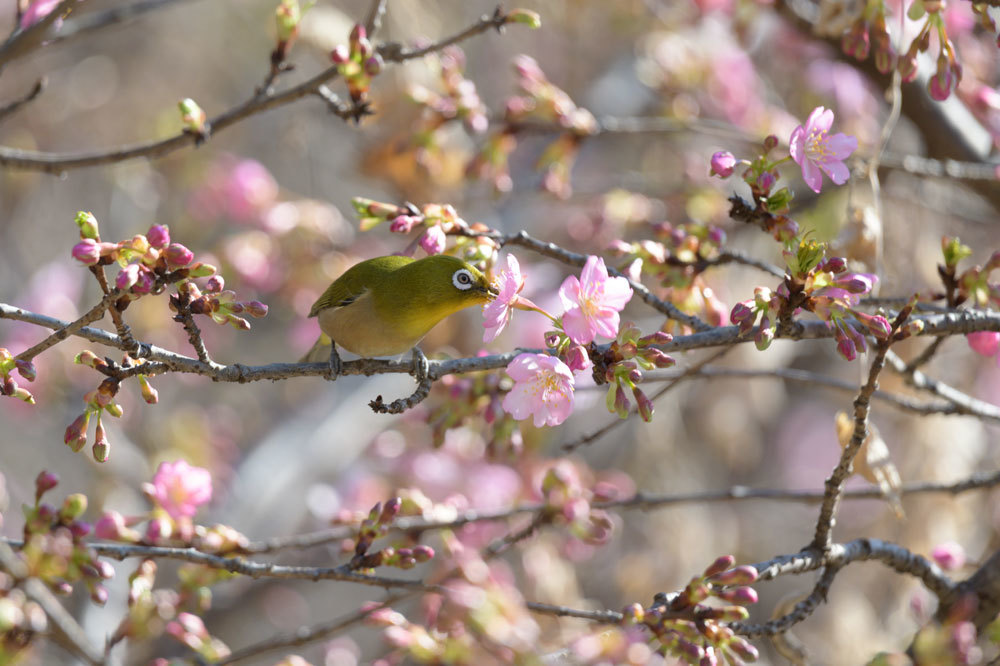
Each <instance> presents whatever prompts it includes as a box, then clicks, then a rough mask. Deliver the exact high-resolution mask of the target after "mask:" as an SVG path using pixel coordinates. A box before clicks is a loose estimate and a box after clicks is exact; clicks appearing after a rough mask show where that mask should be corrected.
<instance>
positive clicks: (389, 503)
mask: <svg viewBox="0 0 1000 666" xmlns="http://www.w3.org/2000/svg"><path fill="white" fill-rule="evenodd" d="M402 506H403V500H402V499H400V498H399V497H393V498H391V499H389V500H386V503H385V506H383V507H382V508H381V510H379V511H376V509H379V506H378V505H377V504H376V505H375V508H374V509H372V513H373V514H377V516H378V518H377V520H378V522H379V523H382V524H384V525H388V524H391V523H392V521H393V520H394V519H395V518H396V516H397V515H399V510H400V509H401V508H402Z"/></svg>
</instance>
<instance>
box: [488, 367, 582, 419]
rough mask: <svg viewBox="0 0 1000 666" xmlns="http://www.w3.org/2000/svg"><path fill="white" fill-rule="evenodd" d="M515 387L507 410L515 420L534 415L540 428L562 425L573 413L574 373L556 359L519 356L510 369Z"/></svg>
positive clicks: (509, 397)
mask: <svg viewBox="0 0 1000 666" xmlns="http://www.w3.org/2000/svg"><path fill="white" fill-rule="evenodd" d="M507 374H508V375H510V376H511V378H512V379H513V380H514V388H512V389H511V390H510V392H509V393H508V394H507V395H506V396H505V397H504V399H503V409H504V411H505V412H507V413H508V414H511V415H512V416H513V417H514V418H515V419H518V420H523V419H526V418H528V417H529V416H534V423H535V426H536V427H541V426H543V425H549V426H555V425H559V424H560V423H562V422H563V421H565V420H566V419H567V418H569V415H570V414H571V413H572V412H573V385H574V381H573V371H572V370H570V369H569V367H568V366H567V365H566V364H565V363H563V362H562V361H560V360H559V359H558V358H556V357H554V356H548V355H546V354H530V353H526V354H519V355H518V356H517V357H516V358H515V359H514V360H513V361H511V362H510V364H509V365H508V366H507Z"/></svg>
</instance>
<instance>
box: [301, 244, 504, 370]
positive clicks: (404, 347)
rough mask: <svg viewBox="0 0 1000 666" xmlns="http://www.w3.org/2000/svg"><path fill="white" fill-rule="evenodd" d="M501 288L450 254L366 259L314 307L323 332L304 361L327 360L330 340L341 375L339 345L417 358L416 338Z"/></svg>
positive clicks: (374, 353) (371, 353) (369, 352)
mask: <svg viewBox="0 0 1000 666" xmlns="http://www.w3.org/2000/svg"><path fill="white" fill-rule="evenodd" d="M496 293H497V292H496V290H495V289H493V288H492V287H491V286H490V284H489V281H488V279H487V278H486V276H485V275H483V273H482V271H480V270H479V269H477V268H476V267H475V266H472V265H471V264H469V263H467V262H465V261H462V260H461V259H459V258H457V257H452V256H449V255H444V254H435V255H432V256H429V257H424V258H423V259H413V258H412V257H399V256H389V257H375V258H374V259H368V260H366V261H362V262H361V263H359V264H355V265H354V266H352V267H351V268H349V269H348V270H347V271H346V272H345V273H344V274H343V275H341V276H340V277H339V278H337V279H336V280H334V282H333V284H331V285H330V286H329V287H328V288H327V290H326V291H325V292H323V295H322V296H320V297H319V299H318V300H317V301H316V302H315V303H314V304H313V306H312V309H310V310H309V316H310V317H318V318H319V327H320V330H322V331H323V335H321V336H320V338H319V340H317V341H316V344H315V345H313V348H312V349H311V350H310V351H309V353H308V354H306V356H305V357H304V358H303V359H302V361H303V362H306V361H312V362H315V361H320V360H324V359H326V358H327V356H326V355H325V353H324V351H325V348H326V346H327V345H331V349H330V353H329V357H328V358H329V361H330V370H331V373H332V374H333V376H336V375H337V374H339V372H340V358H339V356H338V354H337V348H336V346H337V345H340V346H341V347H343V348H344V349H346V350H348V351H350V352H353V353H355V354H357V355H358V356H362V357H366V358H370V357H374V356H396V355H398V354H402V353H403V352H405V351H408V350H410V349H413V350H414V362H415V363H416V362H417V360H418V359H419V358H421V357H422V354H420V351H419V350H418V349H417V348H416V345H417V343H419V342H420V341H421V340H422V339H423V337H424V336H425V335H427V333H428V332H429V331H430V330H431V329H432V328H434V326H435V325H436V324H437V323H438V322H439V321H441V320H442V319H444V318H445V317H447V316H448V315H450V314H453V313H455V312H458V311H459V310H462V309H464V308H467V307H470V306H473V305H483V304H484V303H487V302H488V301H489V300H490V299H491V298H492V297H493V296H494V295H496ZM326 338H329V340H327V339H326Z"/></svg>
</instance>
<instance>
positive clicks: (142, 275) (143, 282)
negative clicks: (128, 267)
mask: <svg viewBox="0 0 1000 666" xmlns="http://www.w3.org/2000/svg"><path fill="white" fill-rule="evenodd" d="M136 265H137V266H139V273H138V275H137V276H136V280H135V284H134V285H132V291H134V292H135V293H137V294H148V293H149V292H151V291H152V290H153V285H154V284H156V276H155V275H154V274H153V271H151V270H149V268H147V267H146V266H143V265H142V264H136Z"/></svg>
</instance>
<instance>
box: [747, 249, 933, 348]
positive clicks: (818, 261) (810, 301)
mask: <svg viewBox="0 0 1000 666" xmlns="http://www.w3.org/2000/svg"><path fill="white" fill-rule="evenodd" d="M827 249H828V246H827V244H826V243H821V242H817V241H806V240H799V242H798V244H797V246H794V247H790V248H789V249H787V250H785V251H784V253H783V256H784V259H785V263H786V265H787V267H788V270H787V272H786V274H785V281H784V282H783V283H782V284H781V285H780V286H779V287H778V288H777V289H776V290H774V291H771V290H770V289H768V288H766V287H757V288H756V289H755V290H754V298H753V299H752V300H747V301H743V302H740V303H737V304H736V305H735V306H734V307H733V310H732V312H731V313H730V321H732V323H733V324H736V325H737V326H739V327H740V332H741V333H743V334H744V335H746V334H748V333H749V332H750V331H751V330H752V329H753V327H754V324H755V323H757V322H758V318H759V324H758V329H757V333H756V335H755V338H754V341H755V342H756V344H757V348H758V349H761V350H763V349H767V347H768V346H769V345H770V344H771V341H772V340H773V339H774V336H775V332H776V329H777V325H778V323H779V322H781V321H784V320H785V319H786V318H787V319H790V318H791V316H792V315H793V314H796V313H798V312H799V311H800V310H807V311H809V312H812V313H814V314H815V315H817V316H818V317H819V318H820V319H822V320H823V321H825V322H826V324H827V326H829V327H830V328H831V329H833V331H834V337H835V338H836V340H837V351H838V352H839V353H840V354H841V356H843V357H844V358H846V359H847V360H848V361H853V360H854V359H855V358H857V354H858V352H863V351H865V349H866V348H867V346H866V343H865V336H866V335H872V336H874V337H876V338H878V339H880V340H888V339H889V338H890V336H891V335H892V327H891V326H890V325H889V322H888V320H886V318H885V317H883V316H882V315H870V314H867V313H865V312H862V311H860V310H859V309H858V304H859V303H860V300H861V297H862V296H863V295H865V294H868V293H870V292H871V290H872V289H873V288H874V287H875V284H876V283H877V282H878V278H877V277H876V276H875V275H873V274H871V273H855V272H851V271H848V270H847V260H845V259H844V258H843V257H827V256H826V252H827ZM916 332H917V330H916V329H915V328H912V327H911V328H909V329H907V330H906V331H905V332H904V337H906V336H909V335H912V334H914V333H916Z"/></svg>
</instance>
